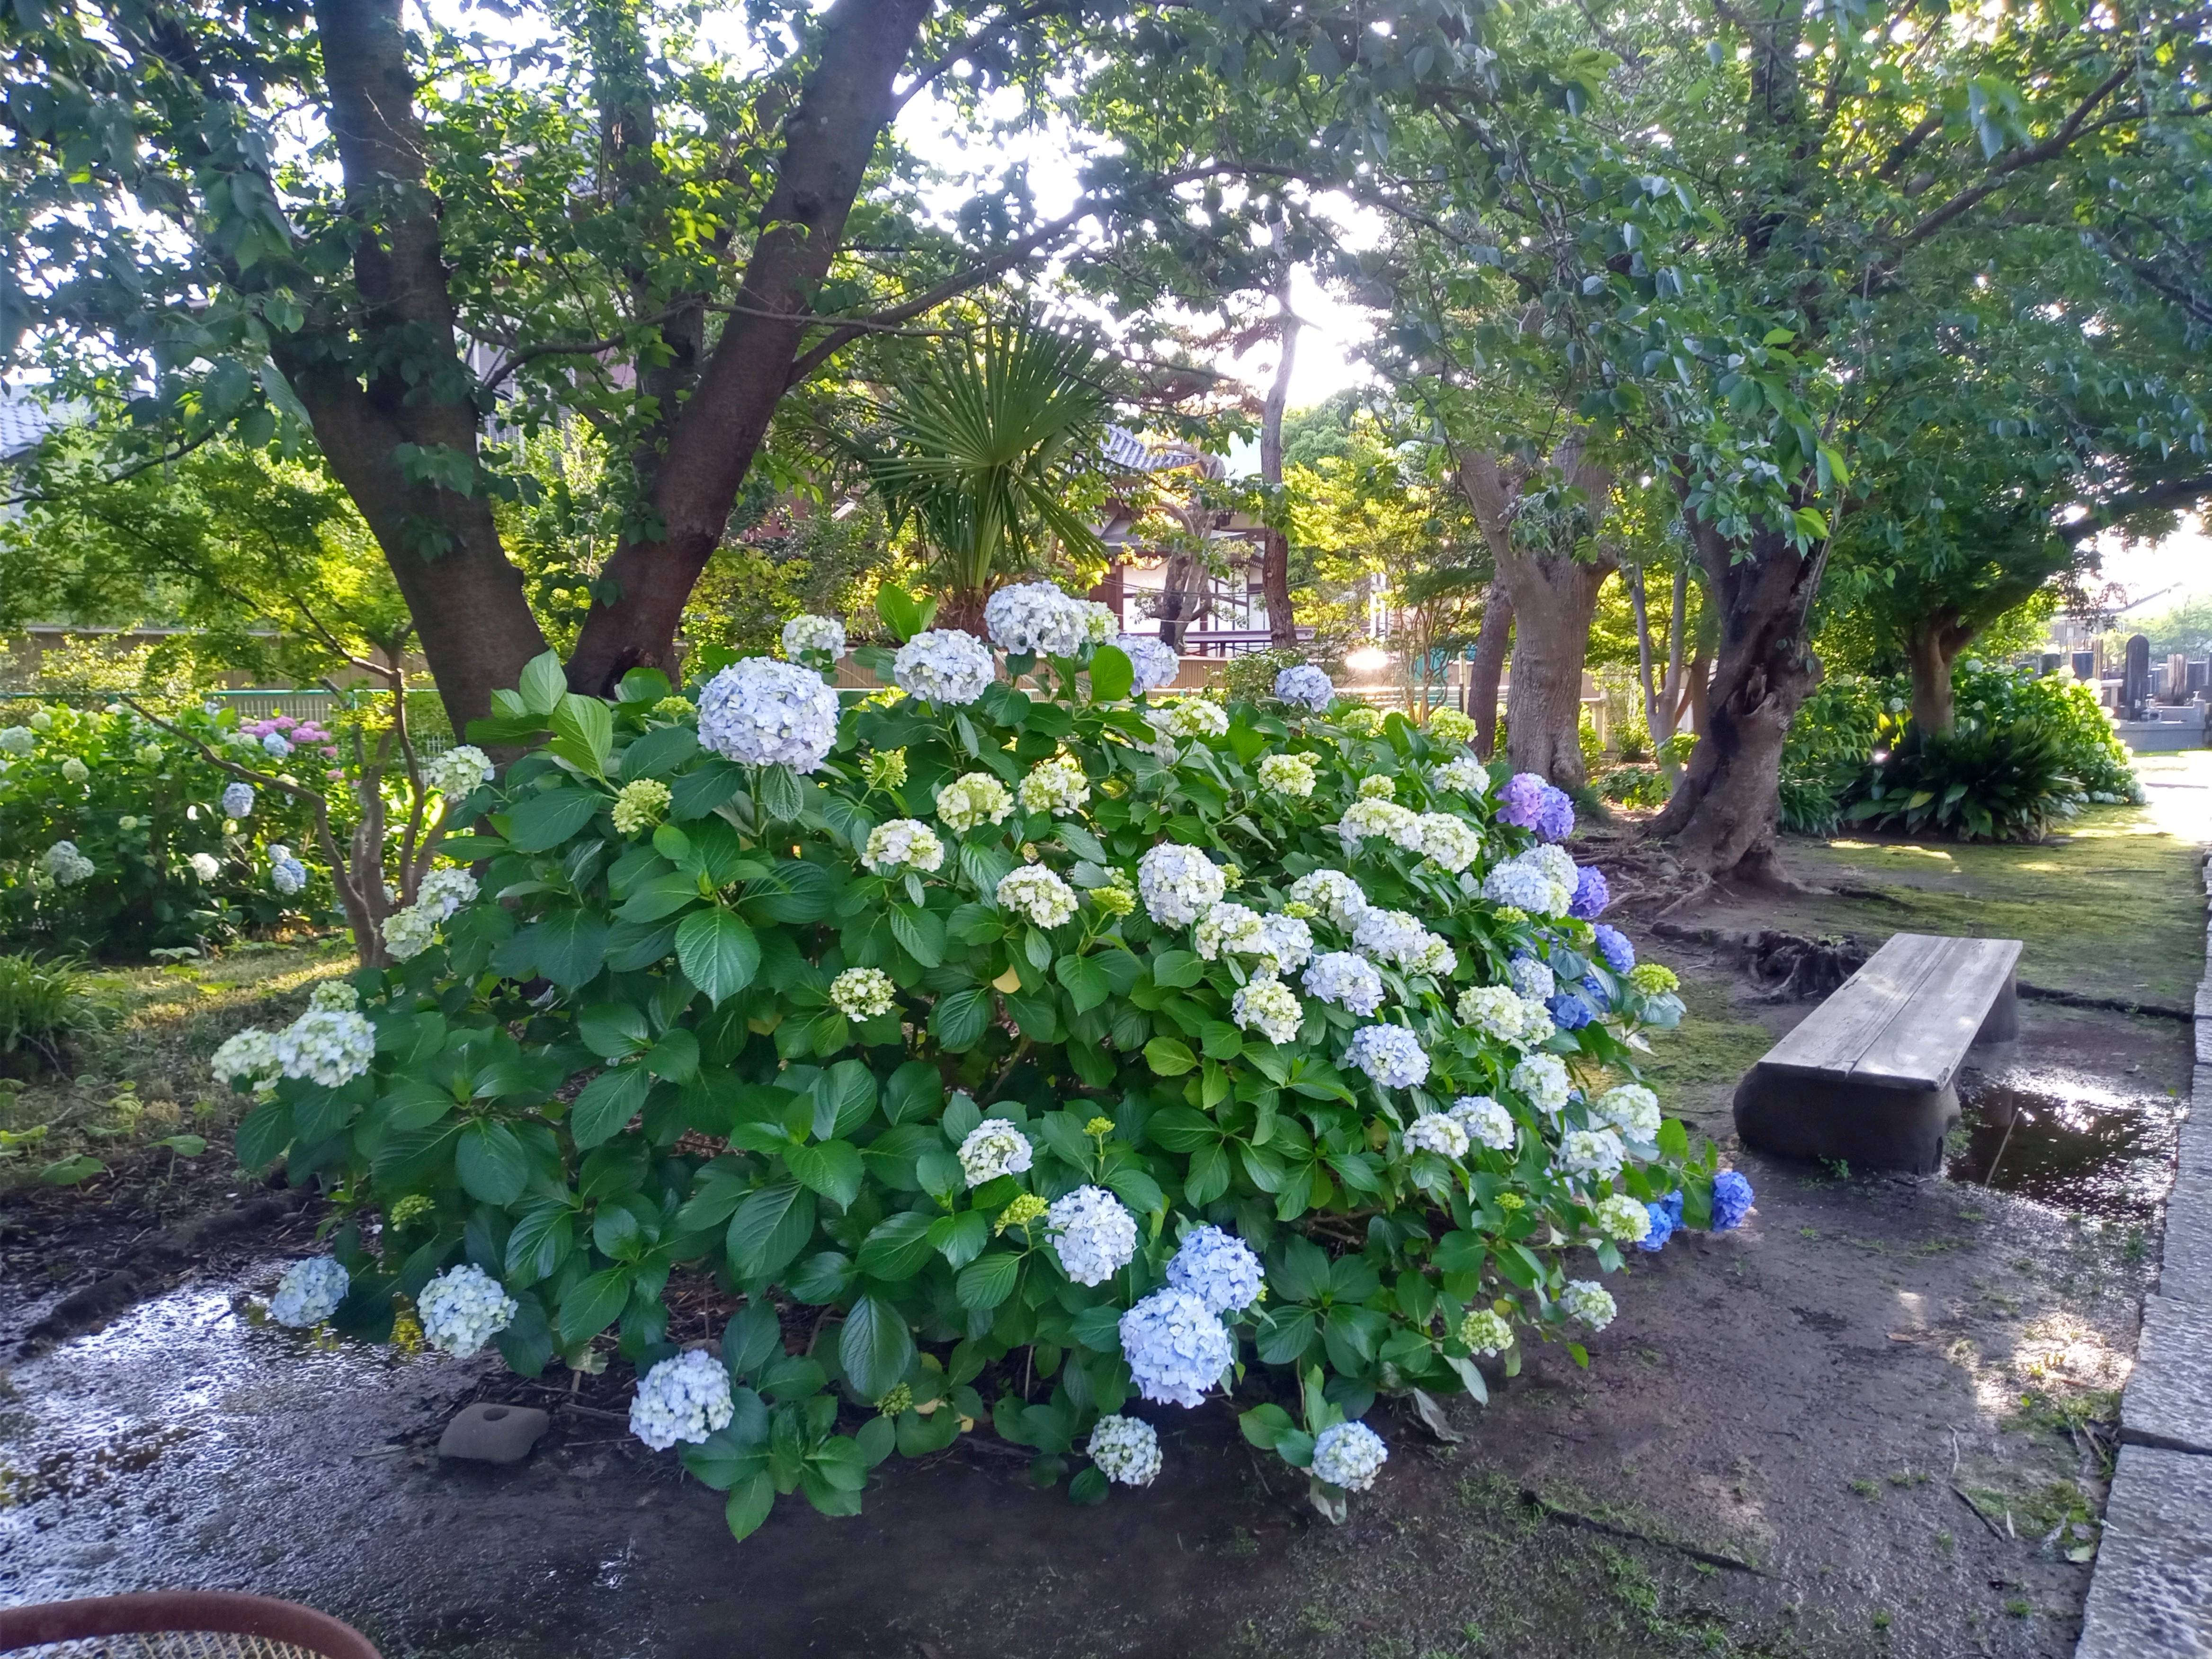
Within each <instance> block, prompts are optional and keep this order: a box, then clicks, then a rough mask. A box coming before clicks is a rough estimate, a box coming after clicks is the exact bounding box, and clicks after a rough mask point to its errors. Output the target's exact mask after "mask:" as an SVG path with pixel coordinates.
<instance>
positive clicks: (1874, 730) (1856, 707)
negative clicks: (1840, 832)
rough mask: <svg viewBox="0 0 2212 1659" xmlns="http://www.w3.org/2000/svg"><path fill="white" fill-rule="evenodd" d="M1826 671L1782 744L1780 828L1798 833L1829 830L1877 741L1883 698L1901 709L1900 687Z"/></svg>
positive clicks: (1838, 819)
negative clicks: (1888, 699)
mask: <svg viewBox="0 0 2212 1659" xmlns="http://www.w3.org/2000/svg"><path fill="white" fill-rule="evenodd" d="M1906 689H1909V688H1905V689H1899V687H1897V686H1896V685H1893V684H1889V685H1886V684H1883V683H1881V682H1878V681H1873V680H1864V679H1858V678H1853V677H1851V676H1849V675H1842V674H1837V675H1831V676H1830V677H1829V678H1827V679H1826V680H1823V681H1822V682H1821V683H1820V686H1819V687H1818V689H1816V690H1814V693H1813V695H1812V696H1809V697H1808V698H1806V699H1805V702H1804V705H1803V707H1802V708H1799V709H1798V711H1797V718H1796V720H1793V721H1791V722H1790V735H1789V737H1788V738H1787V739H1786V740H1785V741H1784V744H1783V745H1782V774H1781V785H1782V827H1783V828H1784V829H1790V830H1794V831H1796V833H1797V834H1799V835H1803V836H1826V835H1832V834H1833V833H1834V831H1835V829H1836V827H1837V826H1838V824H1839V823H1842V821H1843V811H1844V798H1845V797H1846V796H1847V795H1849V793H1850V791H1851V789H1852V787H1854V786H1855V785H1856V784H1857V782H1858V781H1859V780H1860V779H1862V778H1863V777H1864V776H1865V775H1866V772H1867V768H1868V766H1869V764H1870V757H1872V755H1873V754H1874V752H1875V750H1876V749H1877V748H1879V747H1880V746H1881V742H1882V719H1883V715H1884V713H1885V709H1884V699H1885V697H1888V698H1892V699H1893V700H1894V701H1895V702H1896V703H1897V709H1898V711H1899V712H1901V711H1902V709H1903V708H1904V697H1905V690H1906Z"/></svg>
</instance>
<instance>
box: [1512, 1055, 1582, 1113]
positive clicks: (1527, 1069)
mask: <svg viewBox="0 0 2212 1659" xmlns="http://www.w3.org/2000/svg"><path fill="white" fill-rule="evenodd" d="M1505 1083H1506V1086H1507V1087H1508V1088H1510V1089H1511V1090H1512V1091H1513V1092H1514V1093H1515V1094H1516V1095H1519V1096H1520V1097H1522V1099H1523V1100H1525V1101H1527V1102H1528V1103H1529V1104H1530V1105H1531V1106H1534V1108H1535V1109H1537V1110H1538V1111H1540V1112H1546V1113H1549V1114H1552V1115H1557V1114H1559V1113H1560V1112H1564V1111H1565V1110H1566V1109H1567V1099H1568V1097H1569V1096H1570V1095H1571V1094H1572V1093H1573V1089H1572V1086H1571V1085H1570V1084H1569V1083H1568V1081H1567V1067H1566V1062H1565V1061H1564V1060H1561V1059H1560V1058H1559V1056H1558V1055H1557V1054H1530V1055H1528V1057H1527V1058H1525V1059H1523V1060H1519V1061H1518V1062H1516V1064H1515V1066H1514V1067H1513V1069H1512V1071H1511V1072H1510V1073H1507V1074H1506V1079H1505Z"/></svg>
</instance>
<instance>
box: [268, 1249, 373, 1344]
mask: <svg viewBox="0 0 2212 1659" xmlns="http://www.w3.org/2000/svg"><path fill="white" fill-rule="evenodd" d="M352 1284H353V1277H352V1275H351V1274H349V1273H347V1272H346V1270H345V1268H344V1267H343V1264H341V1263H339V1262H337V1261H333V1260H331V1258H330V1257H329V1256H326V1255H314V1256H309V1257H308V1258H307V1260H306V1261H295V1262H294V1263H293V1264H292V1265H291V1266H290V1267H287V1268H285V1269H284V1276H283V1278H282V1279H278V1280H277V1281H276V1295H274V1296H272V1297H270V1298H269V1316H270V1318H271V1319H273V1320H275V1321H276V1322H277V1323H278V1324H279V1325H289V1326H290V1327H291V1328H293V1329H294V1330H306V1329H307V1328H309V1327H310V1326H314V1325H319V1324H321V1323H322V1322H324V1321H325V1319H328V1318H329V1317H330V1316H331V1315H332V1314H334V1313H336V1312H337V1310H338V1304H339V1303H341V1302H343V1301H344V1300H345V1298H346V1291H347V1290H348V1289H349V1288H350V1287H351V1285H352Z"/></svg>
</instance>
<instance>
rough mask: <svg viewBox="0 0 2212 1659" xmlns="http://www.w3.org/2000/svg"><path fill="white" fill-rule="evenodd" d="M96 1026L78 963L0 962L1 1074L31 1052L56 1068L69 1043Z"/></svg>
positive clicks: (31, 959)
mask: <svg viewBox="0 0 2212 1659" xmlns="http://www.w3.org/2000/svg"><path fill="white" fill-rule="evenodd" d="M92 1024H94V1012H93V1005H92V1002H91V1000H90V999H89V998H88V997H87V996H86V995H85V994H84V992H83V989H82V987H81V986H80V984H79V983H78V979H77V973H76V966H75V964H74V963H69V962H62V961H54V962H41V961H40V960H38V959H37V958H35V957H26V956H0V1070H5V1069H6V1068H7V1067H8V1066H9V1062H10V1061H12V1060H15V1058H16V1056H17V1055H19V1054H23V1053H25V1052H28V1053H30V1054H35V1055H36V1056H38V1057H39V1058H40V1059H41V1060H45V1061H46V1064H47V1065H49V1066H59V1065H60V1064H61V1063H62V1059H63V1054H64V1049H65V1048H67V1047H68V1045H69V1044H70V1042H71V1041H72V1040H74V1039H75V1038H76V1037H77V1036H81V1035H82V1033H83V1032H85V1031H86V1030H88V1029H90V1027H91V1026H92Z"/></svg>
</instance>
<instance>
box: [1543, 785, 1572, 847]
mask: <svg viewBox="0 0 2212 1659" xmlns="http://www.w3.org/2000/svg"><path fill="white" fill-rule="evenodd" d="M1536 833H1537V834H1538V835H1539V836H1541V837H1542V838H1543V839H1544V840H1546V841H1565V839H1566V838H1567V837H1568V836H1571V835H1572V834H1574V833H1575V803H1574V799H1573V798H1572V797H1571V796H1570V795H1569V794H1568V793H1567V792H1566V791H1565V790H1564V789H1554V788H1553V787H1552V786H1551V785H1550V784H1548V783H1547V784H1546V785H1545V786H1544V794H1543V799H1541V802H1540V803H1539V804H1538V805H1537V808H1536Z"/></svg>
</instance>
